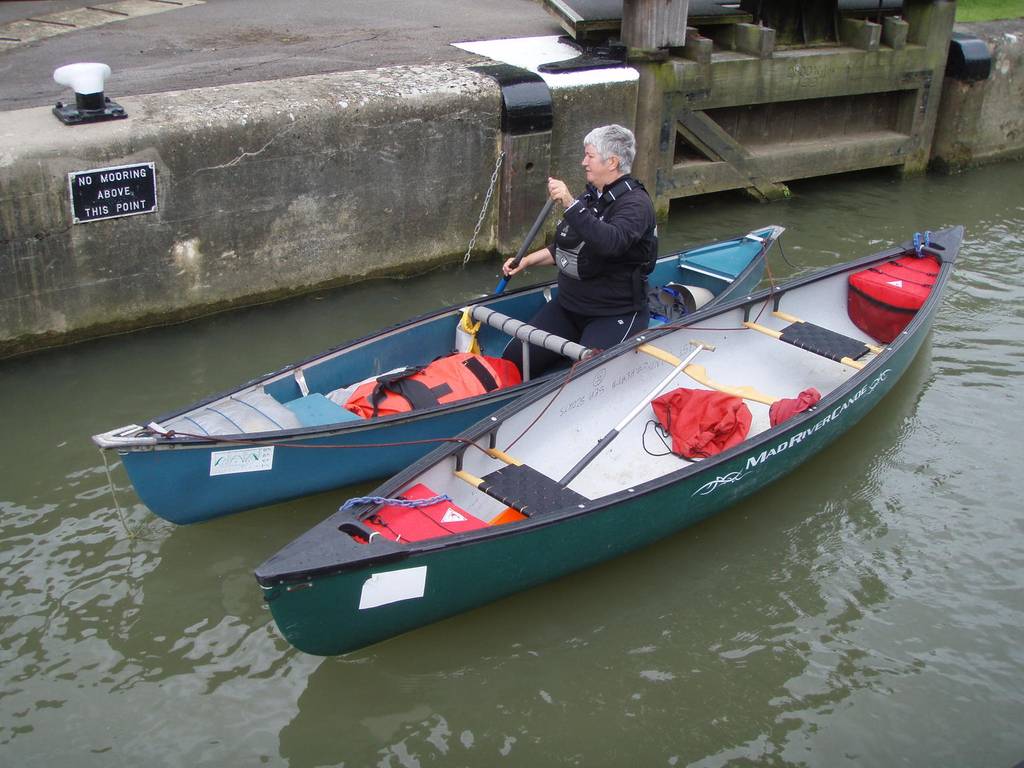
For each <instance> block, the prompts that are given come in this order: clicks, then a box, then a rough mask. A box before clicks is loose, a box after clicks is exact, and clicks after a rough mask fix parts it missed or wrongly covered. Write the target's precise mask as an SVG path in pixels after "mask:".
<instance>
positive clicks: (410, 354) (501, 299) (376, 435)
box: [92, 225, 783, 524]
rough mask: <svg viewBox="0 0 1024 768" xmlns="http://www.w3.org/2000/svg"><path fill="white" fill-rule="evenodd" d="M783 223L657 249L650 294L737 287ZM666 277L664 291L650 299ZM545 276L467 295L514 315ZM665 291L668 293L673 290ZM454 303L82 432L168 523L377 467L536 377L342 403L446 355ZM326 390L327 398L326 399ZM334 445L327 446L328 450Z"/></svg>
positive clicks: (445, 433) (394, 465) (457, 310)
mask: <svg viewBox="0 0 1024 768" xmlns="http://www.w3.org/2000/svg"><path fill="white" fill-rule="evenodd" d="M782 232H783V228H782V227H778V226H772V225H769V226H765V227H761V228H759V229H756V230H754V231H752V232H749V233H746V234H741V235H738V236H735V237H731V238H728V239H725V240H721V241H718V242H714V243H708V244H705V245H699V246H696V247H693V248H688V249H686V250H683V251H679V252H676V253H672V254H669V255H666V256H663V257H661V258H660V259H659V260H658V263H657V265H656V267H655V269H654V272H653V273H652V274H651V276H650V278H649V283H650V285H651V286H652V299H653V300H655V303H660V304H662V305H664V306H665V315H666V317H667V316H668V315H670V314H671V312H670V310H673V309H674V310H675V311H676V312H685V311H687V310H692V309H695V306H696V301H697V300H698V299H702V300H703V301H708V302H711V303H713V302H715V301H724V300H728V299H731V298H733V297H736V296H742V295H746V294H748V293H749V292H750V291H752V290H753V289H754V288H756V287H757V284H758V283H759V282H760V280H761V276H762V274H763V273H764V268H765V257H766V254H767V253H768V251H769V250H770V248H771V247H772V245H773V243H774V242H775V241H776V239H778V237H779V236H780V235H781V234H782ZM665 286H669V287H670V288H671V291H672V292H673V293H672V294H664V295H670V296H672V298H670V299H667V300H665V299H662V300H661V301H660V302H659V301H657V300H658V299H659V297H663V292H660V291H655V289H654V287H665ZM556 291H557V289H556V288H555V287H554V286H553V285H552V284H550V283H549V284H541V285H534V286H530V287H525V288H522V289H519V290H515V291H508V292H505V293H501V294H492V295H489V296H485V297H482V298H481V299H479V300H477V301H475V302H473V305H474V306H478V307H484V308H488V309H490V310H493V311H496V312H500V313H502V314H504V315H506V316H508V317H511V318H514V319H518V320H526V319H528V318H529V317H531V316H532V315H533V313H534V312H536V311H537V310H538V309H539V308H540V307H541V306H542V305H543V303H544V302H545V301H547V300H550V298H551V296H552V295H553V294H554V293H555V292H556ZM677 294H678V295H677ZM462 309H463V308H462V307H461V306H455V307H447V308H445V309H440V310H437V311H434V312H431V313H428V314H426V315H422V316H420V317H416V318H413V319H412V320H409V321H406V322H403V323H400V324H398V325H396V326H393V327H391V328H386V329H384V330H382V331H380V332H378V333H375V334H372V335H370V336H366V337H363V338H361V339H356V340H355V341H351V342H346V343H344V344H342V345H340V346H337V347H334V348H332V349H329V350H327V351H325V352H322V353H320V354H318V355H316V356H314V357H311V358H308V359H306V360H302V361H300V362H297V363H293V364H291V365H288V366H285V367H284V368H281V369H280V370H278V371H275V372H273V373H270V374H266V375H264V376H261V377H260V378H257V379H254V380H252V381H249V382H246V383H244V384H242V385H240V386H238V387H236V388H234V389H232V390H230V391H227V392H221V393H218V394H215V395H211V396H210V397H207V398H204V399H202V400H200V401H199V402H197V403H192V404H190V405H188V406H186V407H184V408H179V409H177V410H174V411H171V412H169V413H165V414H163V415H159V416H154V417H149V418H144V419H140V420H139V422H138V423H135V424H129V425H127V426H123V427H118V428H116V429H112V430H110V431H107V432H104V433H102V434H98V435H94V436H93V438H92V439H93V442H94V443H95V444H96V445H98V446H99V447H100V448H102V449H104V450H106V451H110V452H112V453H116V454H117V455H118V456H119V457H120V459H121V460H122V462H123V463H124V467H125V470H126V471H127V473H128V477H129V478H130V479H131V482H132V484H133V485H134V487H135V490H136V492H137V493H138V496H139V498H140V499H141V500H142V502H143V503H144V504H145V505H146V506H147V507H149V509H150V510H152V511H153V512H154V513H155V514H157V515H159V516H160V517H162V518H164V519H165V520H169V521H170V522H172V523H177V524H187V523H196V522H202V521H204V520H209V519H211V518H214V517H218V516H220V515H226V514H230V513H233V512H239V511H241V510H245V509H251V508H253V507H260V506H265V505H268V504H273V503H276V502H280V501H285V500H287V499H294V498H297V497H299V496H305V495H308V494H313V493H319V492H322V491H327V490H331V489H333V488H340V487H342V486H345V485H351V484H354V483H360V482H366V481H369V480H375V479H378V478H383V477H388V476H389V475H392V474H394V473H395V472H397V471H399V470H400V469H402V468H403V467H406V466H408V465H409V464H410V463H412V462H413V461H415V460H416V459H418V458H419V457H421V456H423V455H424V454H425V453H427V452H428V451H429V450H431V449H432V448H433V447H435V445H436V443H433V442H431V441H435V440H437V439H438V438H444V437H449V436H451V435H454V434H457V433H458V432H461V431H462V430H464V429H466V428H467V427H469V426H470V425H471V424H473V423H474V422H476V421H477V420H479V419H481V418H483V417H484V416H486V415H487V414H489V413H492V412H493V411H495V410H497V409H498V408H500V407H501V406H503V405H505V404H507V403H508V402H510V401H512V400H514V399H515V398H517V397H519V396H520V395H523V394H524V393H526V392H528V391H529V390H530V389H531V388H532V387H534V386H537V385H539V384H540V383H541V382H542V379H534V380H531V381H525V382H523V383H522V384H519V385H516V386H512V387H507V388H502V389H495V390H493V391H491V392H488V393H487V394H484V395H480V396H477V397H469V398H465V399H462V400H458V401H456V402H452V403H446V404H443V405H439V406H435V407H426V408H421V409H417V410H414V411H411V412H407V413H400V414H394V415H387V416H380V417H377V418H365V419H364V418H359V417H358V416H356V415H354V414H353V413H350V412H349V411H348V410H346V409H345V408H344V407H343V403H344V402H345V401H344V397H343V395H342V394H341V393H344V392H346V391H348V390H349V389H351V388H352V387H353V386H354V384H355V383H357V382H361V381H365V380H367V379H371V378H373V377H376V376H380V375H381V374H384V373H386V372H389V371H392V370H394V369H397V368H401V367H404V366H417V365H425V364H427V363H429V362H430V361H432V360H434V359H436V358H438V357H441V356H444V355H447V354H450V353H451V352H453V351H454V348H455V344H456V326H458V325H459V321H460V318H461V316H462ZM478 340H479V343H480V345H481V347H482V350H481V351H482V353H483V354H485V355H491V356H500V355H501V351H502V349H504V347H505V345H506V344H507V343H508V341H509V336H508V335H507V334H505V333H503V332H502V331H499V330H497V329H495V328H492V327H489V326H485V327H484V328H483V329H482V330H481V331H480V332H479V335H478ZM339 400H340V403H341V404H339ZM332 449H335V450H332Z"/></svg>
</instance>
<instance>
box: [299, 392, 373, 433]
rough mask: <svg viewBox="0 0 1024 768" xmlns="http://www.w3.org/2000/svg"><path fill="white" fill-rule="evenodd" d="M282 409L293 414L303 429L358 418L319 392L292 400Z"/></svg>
mask: <svg viewBox="0 0 1024 768" xmlns="http://www.w3.org/2000/svg"><path fill="white" fill-rule="evenodd" d="M284 407H285V408H287V409H288V410H289V411H291V412H292V413H294V414H295V416H296V417H297V418H298V420H299V421H301V422H302V426H304V427H320V426H324V425H325V424H337V423H338V422H341V421H352V420H353V419H358V418H359V417H358V416H356V415H355V414H354V413H352V411H348V410H346V409H344V408H342V407H341V406H340V405H338V404H337V403H335V402H333V401H332V400H328V399H327V398H326V397H324V396H323V395H321V394H320V393H319V392H313V393H312V394H309V395H306V396H305V397H300V398H299V399H298V400H292V401H291V402H289V403H285V404H284Z"/></svg>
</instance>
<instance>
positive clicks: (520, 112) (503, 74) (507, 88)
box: [470, 64, 554, 136]
mask: <svg viewBox="0 0 1024 768" xmlns="http://www.w3.org/2000/svg"><path fill="white" fill-rule="evenodd" d="M470 69H471V70H473V71H474V72H479V73H480V74H481V75H487V76H488V77H491V78H493V79H494V80H496V81H497V82H498V85H499V86H500V87H501V105H502V107H501V130H502V132H503V133H506V134H509V135H512V136H519V135H522V134H526V133H540V132H541V131H550V130H551V126H552V125H553V124H554V111H553V110H552V107H551V90H550V89H549V88H548V84H547V83H545V82H544V78H542V77H541V76H540V75H538V74H536V73H535V72H531V71H530V70H528V69H523V68H522V67H514V66H512V65H511V64H481V65H480V66H476V67H470Z"/></svg>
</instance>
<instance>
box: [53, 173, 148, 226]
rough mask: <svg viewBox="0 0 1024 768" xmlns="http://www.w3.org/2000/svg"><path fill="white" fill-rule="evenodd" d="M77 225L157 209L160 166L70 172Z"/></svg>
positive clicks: (74, 219)
mask: <svg viewBox="0 0 1024 768" xmlns="http://www.w3.org/2000/svg"><path fill="white" fill-rule="evenodd" d="M68 188H69V191H70V193H71V214H72V220H73V221H74V223H75V224H83V223H85V222H87V221H99V220H101V219H116V218H118V217H119V216H135V215H137V214H140V213H152V212H153V211H155V210H156V166H155V165H154V164H153V163H138V164H136V165H119V166H117V167H115V168H96V169H93V170H91V171H74V172H72V173H69V174H68Z"/></svg>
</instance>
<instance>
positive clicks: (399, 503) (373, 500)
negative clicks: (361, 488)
mask: <svg viewBox="0 0 1024 768" xmlns="http://www.w3.org/2000/svg"><path fill="white" fill-rule="evenodd" d="M451 500H452V497H451V496H449V495H448V494H446V493H442V494H440V495H439V496H433V497H431V498H429V499H389V498H387V497H386V496H357V497H356V498H354V499H349V500H348V501H346V502H345V503H344V504H342V505H341V507H339V508H338V511H339V512H346V511H348V510H350V509H352V508H353V507H358V506H361V505H363V504H378V505H381V506H384V505H385V504H386V505H387V506H389V507H405V508H406V509H416V508H417V507H429V506H430V505H431V504H440V503H441V502H442V501H451Z"/></svg>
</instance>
